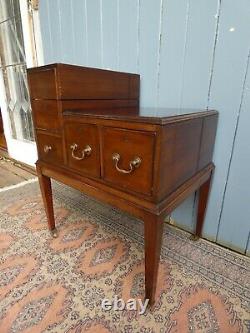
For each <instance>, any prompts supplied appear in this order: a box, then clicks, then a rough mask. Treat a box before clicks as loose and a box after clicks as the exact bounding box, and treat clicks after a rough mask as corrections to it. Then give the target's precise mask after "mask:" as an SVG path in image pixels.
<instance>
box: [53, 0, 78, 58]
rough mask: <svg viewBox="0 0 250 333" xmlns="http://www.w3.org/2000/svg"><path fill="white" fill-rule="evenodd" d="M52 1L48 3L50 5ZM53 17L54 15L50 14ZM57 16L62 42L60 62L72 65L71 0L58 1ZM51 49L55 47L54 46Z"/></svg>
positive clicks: (73, 51) (73, 54) (73, 52)
mask: <svg viewBox="0 0 250 333" xmlns="http://www.w3.org/2000/svg"><path fill="white" fill-rule="evenodd" d="M52 2H53V1H50V3H52ZM51 13H52V14H53V15H54V13H53V12H51ZM59 15H60V27H61V36H62V38H61V40H62V55H61V61H62V62H66V63H74V61H75V43H74V34H73V14H72V6H71V0H60V1H59ZM53 47H57V45H56V44H54V45H53Z"/></svg>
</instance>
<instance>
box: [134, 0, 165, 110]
mask: <svg viewBox="0 0 250 333" xmlns="http://www.w3.org/2000/svg"><path fill="white" fill-rule="evenodd" d="M162 6H163V2H162V0H155V1H151V0H143V1H141V3H140V34H139V45H140V74H141V76H142V84H141V105H142V106H156V105H157V97H158V93H157V88H158V72H157V71H158V61H159V57H158V55H159V53H158V52H159V47H160V34H161V22H162Z"/></svg>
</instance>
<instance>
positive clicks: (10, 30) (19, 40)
mask: <svg viewBox="0 0 250 333" xmlns="http://www.w3.org/2000/svg"><path fill="white" fill-rule="evenodd" d="M20 27H21V20H20V19H18V20H16V19H15V18H13V19H11V20H8V21H5V22H2V23H1V24H0V36H1V37H0V47H1V53H2V54H1V60H2V66H9V65H13V64H17V63H21V62H24V61H25V54H24V47H23V45H24V43H23V35H22V30H21V29H20Z"/></svg>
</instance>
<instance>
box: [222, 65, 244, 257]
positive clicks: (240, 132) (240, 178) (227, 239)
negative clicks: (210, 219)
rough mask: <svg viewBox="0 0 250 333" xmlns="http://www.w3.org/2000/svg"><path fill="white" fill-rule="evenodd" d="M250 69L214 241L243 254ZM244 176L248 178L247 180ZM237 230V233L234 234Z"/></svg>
mask: <svg viewBox="0 0 250 333" xmlns="http://www.w3.org/2000/svg"><path fill="white" fill-rule="evenodd" d="M249 124H250V67H248V76H247V79H246V84H245V89H244V95H243V101H242V106H241V110H240V115H239V120H238V126H237V132H236V136H235V142H234V148H233V155H232V160H231V165H230V169H229V177H228V181H227V187H226V192H225V197H224V204H223V210H222V214H221V220H220V225H219V232H218V238H217V241H218V242H219V243H221V244H223V245H225V246H228V247H230V248H235V249H236V250H238V251H241V252H245V250H246V246H247V242H248V237H249V232H250V222H249V217H250V205H249V203H250V180H249V170H250V131H249ZM247 177H248V178H247ZM235 230H237V232H235Z"/></svg>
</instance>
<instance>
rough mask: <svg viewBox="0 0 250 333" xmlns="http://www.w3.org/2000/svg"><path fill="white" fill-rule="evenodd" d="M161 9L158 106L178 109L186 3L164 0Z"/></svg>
mask: <svg viewBox="0 0 250 333" xmlns="http://www.w3.org/2000/svg"><path fill="white" fill-rule="evenodd" d="M163 9H164V11H163V17H162V37H161V53H160V68H159V87H158V105H159V106H160V107H165V106H166V105H168V106H169V107H178V106H179V105H180V100H181V86H182V61H183V58H184V44H185V31H186V24H187V22H186V21H187V11H188V2H187V1H186V0H181V1H178V2H177V1H176V0H164V2H163Z"/></svg>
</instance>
